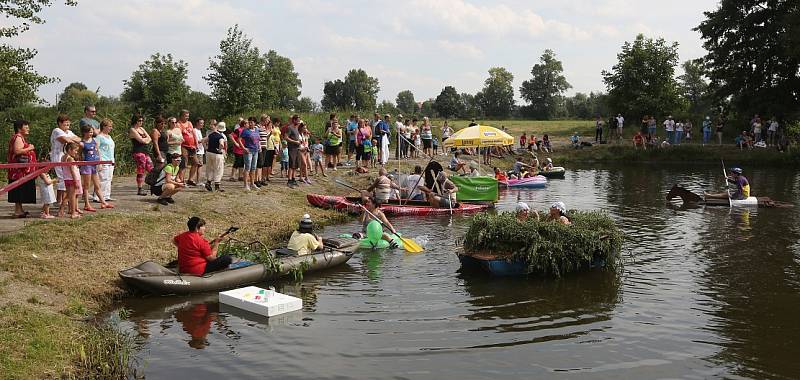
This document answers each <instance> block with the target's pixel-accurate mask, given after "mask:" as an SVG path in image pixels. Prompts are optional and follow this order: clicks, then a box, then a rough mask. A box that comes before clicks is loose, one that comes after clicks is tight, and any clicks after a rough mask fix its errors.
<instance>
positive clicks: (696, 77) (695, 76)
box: [678, 59, 710, 117]
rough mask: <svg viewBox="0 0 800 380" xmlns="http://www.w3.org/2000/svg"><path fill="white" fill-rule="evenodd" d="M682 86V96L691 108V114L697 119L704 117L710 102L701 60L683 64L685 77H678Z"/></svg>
mask: <svg viewBox="0 0 800 380" xmlns="http://www.w3.org/2000/svg"><path fill="white" fill-rule="evenodd" d="M678 82H679V83H680V86H681V95H683V98H684V100H685V101H686V103H687V104H688V106H689V109H688V111H689V114H690V115H692V116H695V117H698V116H703V114H705V113H707V111H708V110H709V108H710V104H709V102H708V82H706V79H705V69H704V68H703V62H702V60H700V59H694V60H689V61H686V62H684V63H683V75H681V76H679V77H678Z"/></svg>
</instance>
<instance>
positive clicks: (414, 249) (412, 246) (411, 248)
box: [334, 178, 424, 253]
mask: <svg viewBox="0 0 800 380" xmlns="http://www.w3.org/2000/svg"><path fill="white" fill-rule="evenodd" d="M334 181H335V182H336V183H337V184H339V185H342V186H344V187H346V188H348V189H351V190H355V191H358V192H359V193H361V190H359V189H356V188H355V187H353V186H351V185H350V184H349V183H347V182H345V181H343V180H341V179H339V178H336V179H335V180H334ZM359 206H360V207H361V208H362V209H364V212H366V213H367V214H368V215H369V216H370V217H372V219H374V220H377V221H378V223H380V224H381V226H383V228H385V229H387V230H389V231H391V228H389V226H387V225H385V224H384V223H383V221H381V220H380V219H379V218H378V217H377V216H375V214H373V213H371V212H369V210H367V208H366V207H364V205H362V204H359ZM395 231H396V230H395ZM398 237H399V238H400V241H402V242H403V248H405V250H406V251H408V252H410V253H420V252H422V251H424V249H423V248H422V246H421V245H419V244H418V243H417V242H415V241H414V240H413V239H410V238H407V237H403V236H398Z"/></svg>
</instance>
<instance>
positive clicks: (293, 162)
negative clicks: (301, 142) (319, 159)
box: [289, 149, 300, 170]
mask: <svg viewBox="0 0 800 380" xmlns="http://www.w3.org/2000/svg"><path fill="white" fill-rule="evenodd" d="M289 169H295V170H296V169H300V149H289Z"/></svg>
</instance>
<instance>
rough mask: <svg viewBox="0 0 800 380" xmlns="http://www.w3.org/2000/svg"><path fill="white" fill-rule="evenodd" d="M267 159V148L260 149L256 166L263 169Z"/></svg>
mask: <svg viewBox="0 0 800 380" xmlns="http://www.w3.org/2000/svg"><path fill="white" fill-rule="evenodd" d="M266 159H267V150H266V149H261V150H260V151H258V162H256V167H257V168H259V169H261V168H263V167H264V161H265V160H266Z"/></svg>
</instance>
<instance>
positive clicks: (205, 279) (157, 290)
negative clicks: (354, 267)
mask: <svg viewBox="0 0 800 380" xmlns="http://www.w3.org/2000/svg"><path fill="white" fill-rule="evenodd" d="M323 242H324V244H325V249H324V250H323V251H321V252H317V253H313V254H309V255H303V256H298V255H296V254H292V253H293V251H289V250H287V249H285V248H281V249H276V250H273V251H271V253H272V254H273V255H274V256H275V259H276V260H277V265H276V267H275V268H271V267H269V266H267V265H265V264H252V265H248V266H242V267H235V268H232V269H225V270H221V271H217V272H212V273H209V274H205V275H203V276H195V275H189V274H181V273H179V272H178V271H177V268H176V267H165V266H163V265H160V264H158V263H155V262H153V261H145V262H143V263H141V264H139V265H137V266H135V267H133V268H129V269H125V270H123V271H120V272H119V276H120V278H122V280H123V281H124V282H125V284H127V285H128V286H130V287H132V288H136V289H139V290H142V291H145V292H147V293H150V294H155V295H167V294H192V293H201V292H211V291H219V290H224V289H232V288H237V287H240V286H244V285H249V284H255V283H259V282H264V281H269V280H275V279H278V278H280V277H283V276H286V275H289V274H291V273H292V272H295V271H298V270H299V271H302V272H303V273H307V272H314V271H320V270H323V269H328V268H332V267H335V266H337V265H341V264H344V263H346V262H347V260H350V258H351V257H352V256H353V253H355V251H356V250H357V249H358V241H357V240H355V239H350V238H330V239H324V240H323Z"/></svg>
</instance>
